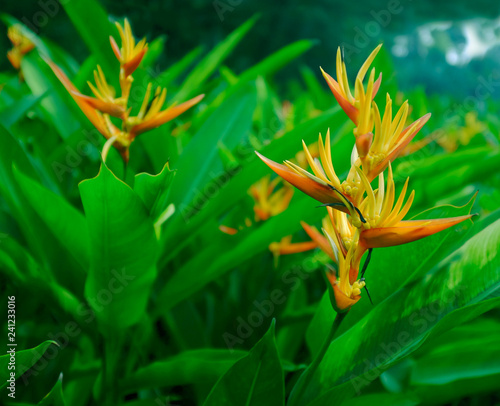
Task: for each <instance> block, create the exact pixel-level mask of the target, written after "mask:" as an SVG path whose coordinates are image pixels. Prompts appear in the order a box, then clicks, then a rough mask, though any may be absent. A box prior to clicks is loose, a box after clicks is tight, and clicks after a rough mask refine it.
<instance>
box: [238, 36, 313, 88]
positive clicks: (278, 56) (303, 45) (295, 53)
mask: <svg viewBox="0 0 500 406" xmlns="http://www.w3.org/2000/svg"><path fill="white" fill-rule="evenodd" d="M314 44H315V42H314V41H311V40H300V41H297V42H294V43H292V44H289V45H286V46H284V47H283V48H281V49H280V50H278V51H276V52H275V53H273V54H272V55H270V56H268V57H267V58H265V59H264V60H263V61H261V62H259V63H257V64H255V65H254V66H252V67H251V68H249V69H247V70H245V71H244V72H242V73H241V74H240V75H239V77H238V81H240V82H243V83H244V82H247V81H249V80H255V79H257V77H259V76H268V75H273V74H274V73H276V72H277V71H279V70H280V69H282V68H283V67H284V66H286V65H288V64H289V63H290V62H291V61H293V60H294V59H296V58H298V57H299V56H300V55H302V54H304V53H305V52H307V51H308V50H309V49H311V47H312V46H313V45H314Z"/></svg>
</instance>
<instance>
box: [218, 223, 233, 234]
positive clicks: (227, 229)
mask: <svg viewBox="0 0 500 406" xmlns="http://www.w3.org/2000/svg"><path fill="white" fill-rule="evenodd" d="M219 230H220V231H222V232H223V233H224V234H228V235H235V234H237V233H238V230H237V229H236V228H233V227H228V226H225V225H223V224H221V225H220V226H219Z"/></svg>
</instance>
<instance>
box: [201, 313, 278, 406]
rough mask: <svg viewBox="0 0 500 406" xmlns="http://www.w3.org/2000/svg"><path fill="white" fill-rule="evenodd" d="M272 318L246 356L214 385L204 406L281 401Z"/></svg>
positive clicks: (275, 404) (273, 404)
mask: <svg viewBox="0 0 500 406" xmlns="http://www.w3.org/2000/svg"><path fill="white" fill-rule="evenodd" d="M274 325H275V322H274V320H273V322H272V324H271V327H270V328H269V330H268V331H267V333H266V334H265V335H264V337H262V339H261V340H260V341H259V342H258V343H257V344H255V346H254V347H253V348H252V349H251V350H250V352H249V353H248V355H247V356H246V357H244V358H242V359H240V360H239V361H237V362H236V363H235V364H234V365H233V366H232V367H231V368H230V369H229V370H228V371H227V372H226V373H225V374H224V375H223V376H222V377H221V378H220V379H219V381H218V382H217V383H216V384H215V386H214V387H213V389H212V391H211V392H210V394H209V395H208V398H207V400H206V401H205V403H204V406H212V405H214V406H224V405H228V406H233V405H246V406H253V405H255V406H266V405H269V406H278V405H284V404H285V388H284V383H283V369H282V367H281V363H280V359H279V356H278V351H277V349H276V342H275V339H274Z"/></svg>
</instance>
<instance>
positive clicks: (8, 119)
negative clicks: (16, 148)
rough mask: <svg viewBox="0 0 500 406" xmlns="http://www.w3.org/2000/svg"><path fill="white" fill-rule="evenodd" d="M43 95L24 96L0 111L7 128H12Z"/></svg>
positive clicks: (0, 117) (0, 116)
mask: <svg viewBox="0 0 500 406" xmlns="http://www.w3.org/2000/svg"><path fill="white" fill-rule="evenodd" d="M43 97H44V95H43V94H42V95H40V96H33V95H29V96H25V97H23V98H22V99H21V100H18V101H17V102H16V104H12V105H10V106H9V107H7V108H5V109H3V110H2V111H1V112H0V122H1V123H2V124H3V125H4V126H5V127H6V128H8V129H10V128H11V127H12V125H13V124H15V123H16V122H17V121H19V120H20V119H21V118H23V117H24V116H25V115H26V114H27V113H28V111H29V110H30V109H31V108H32V107H34V106H35V105H36V104H37V103H38V102H39V101H40V100H41V99H42V98H43Z"/></svg>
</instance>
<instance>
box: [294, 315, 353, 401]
mask: <svg viewBox="0 0 500 406" xmlns="http://www.w3.org/2000/svg"><path fill="white" fill-rule="evenodd" d="M346 315H347V312H346V313H337V315H336V316H335V320H334V321H333V324H332V328H331V329H330V333H329V334H328V337H327V338H326V339H325V341H324V342H323V345H322V347H321V349H320V350H319V352H318V353H317V354H316V356H315V357H314V359H313V361H312V362H311V364H310V365H309V366H308V367H307V368H306V370H305V371H304V372H303V373H302V375H301V376H300V378H299V380H298V381H297V383H296V384H295V386H294V387H293V389H292V393H290V397H289V399H288V406H295V405H297V404H298V402H299V401H300V400H301V399H302V397H303V396H304V391H305V390H306V388H307V385H309V382H311V379H312V377H313V376H314V373H315V372H316V370H317V369H318V366H319V364H320V363H321V360H322V359H323V357H324V356H325V353H326V351H327V350H328V348H329V347H330V344H331V343H332V341H333V337H335V334H336V333H337V330H338V329H339V327H340V323H342V320H344V318H345V316H346Z"/></svg>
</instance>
